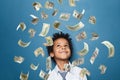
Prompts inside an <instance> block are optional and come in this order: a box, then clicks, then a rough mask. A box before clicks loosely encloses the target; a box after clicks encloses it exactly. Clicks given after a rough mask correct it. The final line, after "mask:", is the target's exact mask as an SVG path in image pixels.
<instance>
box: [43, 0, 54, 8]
mask: <svg viewBox="0 0 120 80" xmlns="http://www.w3.org/2000/svg"><path fill="white" fill-rule="evenodd" d="M45 8H47V9H53V8H54V3H53V2H50V1H46V3H45Z"/></svg>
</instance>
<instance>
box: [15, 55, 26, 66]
mask: <svg viewBox="0 0 120 80" xmlns="http://www.w3.org/2000/svg"><path fill="white" fill-rule="evenodd" d="M14 61H15V62H17V63H19V64H21V63H22V62H23V61H24V58H23V57H22V56H15V57H14Z"/></svg>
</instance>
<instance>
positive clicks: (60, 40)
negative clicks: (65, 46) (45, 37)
mask: <svg viewBox="0 0 120 80" xmlns="http://www.w3.org/2000/svg"><path fill="white" fill-rule="evenodd" d="M56 43H68V41H67V40H66V39H65V38H58V39H56V40H55V41H54V44H56Z"/></svg>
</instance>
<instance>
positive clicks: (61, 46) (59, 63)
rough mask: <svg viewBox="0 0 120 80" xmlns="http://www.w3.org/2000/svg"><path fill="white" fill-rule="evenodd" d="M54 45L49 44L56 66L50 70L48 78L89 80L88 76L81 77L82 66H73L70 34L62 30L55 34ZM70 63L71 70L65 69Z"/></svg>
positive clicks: (54, 79) (51, 79)
mask: <svg viewBox="0 0 120 80" xmlns="http://www.w3.org/2000/svg"><path fill="white" fill-rule="evenodd" d="M52 39H53V46H48V47H47V50H48V53H49V55H50V56H51V57H52V58H53V59H54V61H55V63H56V66H55V68H54V69H53V70H52V71H51V72H49V77H48V79H47V80H87V78H86V76H84V77H83V78H81V77H80V71H81V70H82V69H81V68H79V67H77V66H74V67H73V66H72V65H71V63H70V62H69V59H70V57H71V55H72V50H73V47H72V41H71V40H72V39H71V38H69V34H64V33H62V32H60V33H55V34H54V35H53V38H52ZM65 64H69V65H70V70H65V67H64V65H65Z"/></svg>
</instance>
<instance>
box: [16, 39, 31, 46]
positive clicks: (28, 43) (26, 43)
mask: <svg viewBox="0 0 120 80" xmlns="http://www.w3.org/2000/svg"><path fill="white" fill-rule="evenodd" d="M30 43H31V41H30V42H23V41H22V40H21V39H20V40H19V41H18V45H19V46H21V47H23V48H25V47H28V46H29V45H30Z"/></svg>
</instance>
